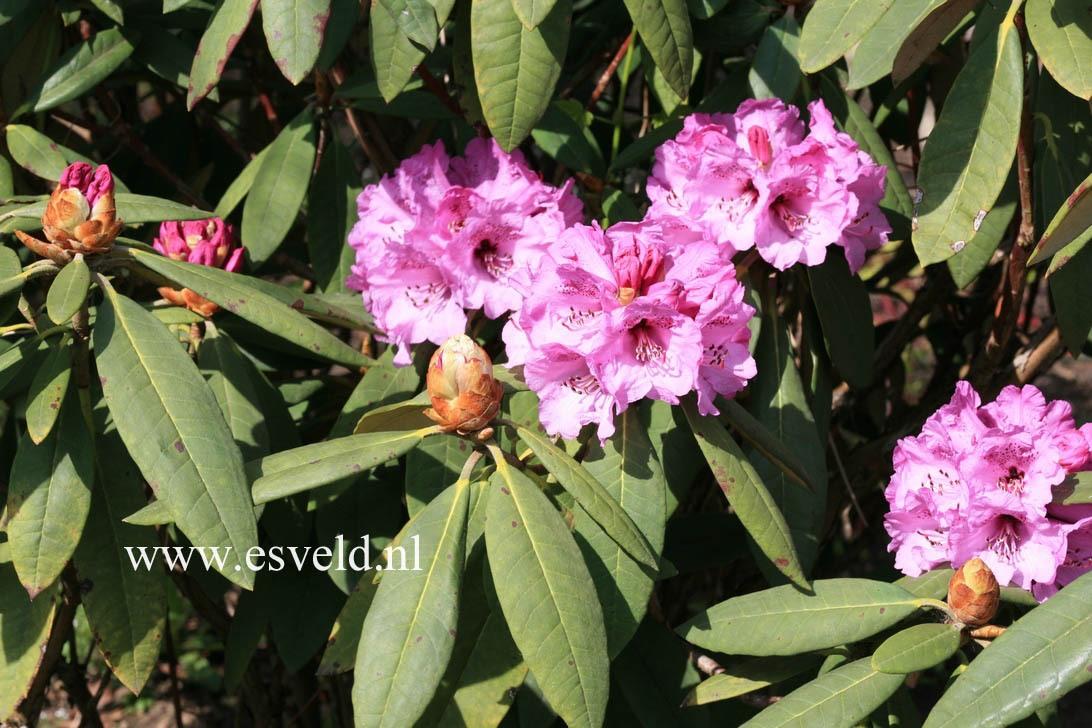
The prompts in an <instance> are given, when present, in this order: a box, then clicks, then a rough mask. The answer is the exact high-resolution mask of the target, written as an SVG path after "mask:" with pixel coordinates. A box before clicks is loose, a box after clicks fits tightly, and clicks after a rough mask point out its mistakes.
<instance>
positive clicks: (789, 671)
mask: <svg viewBox="0 0 1092 728" xmlns="http://www.w3.org/2000/svg"><path fill="white" fill-rule="evenodd" d="M817 664H818V659H817V658H812V659H810V660H809V659H807V658H806V657H805V658H800V657H797V656H796V655H793V656H792V657H761V658H756V659H752V660H747V661H745V662H741V663H738V664H735V665H728V666H726V667H724V668H723V669H724V672H722V673H718V674H716V675H713V676H712V677H710V678H708V679H707V680H702V681H701V682H700V683H698V684H697V686H696V687H695V688H694V689H693V690H691V691H690V694H689V695H687V696H686V700H685V701H683V705H686V706H690V705H705V704H707V703H715V702H718V701H721V700H729V699H730V698H735V697H739V696H740V695H746V694H747V693H750V692H754V691H755V690H760V689H762V688H764V687H767V686H769V685H775V684H777V683H779V682H781V681H782V680H788V679H789V678H790V677H793V676H794V675H799V674H800V673H802V672H804V671H805V670H809V669H814V668H815V666H816V665H817Z"/></svg>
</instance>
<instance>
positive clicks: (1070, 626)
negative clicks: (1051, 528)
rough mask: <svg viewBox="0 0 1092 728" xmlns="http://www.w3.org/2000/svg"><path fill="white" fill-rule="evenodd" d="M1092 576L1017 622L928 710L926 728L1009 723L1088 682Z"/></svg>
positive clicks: (971, 727)
mask: <svg viewBox="0 0 1092 728" xmlns="http://www.w3.org/2000/svg"><path fill="white" fill-rule="evenodd" d="M1090 601H1092V575H1089V574H1084V575H1083V576H1081V577H1080V578H1079V579H1077V580H1076V581H1074V582H1073V583H1072V584H1069V585H1068V586H1066V587H1065V588H1063V589H1062V590H1061V591H1060V592H1058V593H1057V594H1055V595H1054V596H1052V597H1051V598H1050V599H1048V600H1047V601H1045V602H1043V603H1042V604H1041V605H1039V606H1038V607H1036V608H1035V609H1032V610H1031V611H1030V612H1028V613H1027V614H1025V615H1024V616H1023V617H1021V618H1020V619H1018V620H1017V621H1016V622H1015V623H1014V624H1013V625H1012V626H1011V627H1009V628H1008V629H1007V630H1005V633H1004V634H1002V635H1001V636H1000V637H998V638H997V639H996V640H994V641H993V644H991V645H990V647H989V649H987V650H984V651H983V652H982V654H980V655H979V656H978V657H976V658H975V659H974V661H973V662H971V664H970V665H969V666H968V667H967V669H966V670H965V671H964V672H963V673H962V674H961V675H960V676H959V677H958V678H956V680H955V682H954V683H953V684H952V685H951V687H949V688H948V690H947V691H945V693H944V695H943V696H941V698H940V700H939V701H937V704H936V705H935V706H934V707H933V711H932V712H931V713H930V714H929V717H928V718H927V719H926V721H925V725H926V728H937V727H938V726H960V728H979V727H981V728H985V726H996V725H1011V724H1013V723H1015V722H1017V721H1018V720H1020V719H1021V718H1025V717H1027V716H1029V715H1031V714H1032V713H1033V712H1035V711H1036V710H1038V709H1039V708H1041V707H1043V706H1046V705H1050V704H1051V703H1053V702H1054V701H1056V700H1057V699H1058V698H1060V697H1061V696H1062V695H1064V694H1065V693H1067V692H1069V691H1070V690H1072V689H1073V688H1075V687H1077V686H1078V685H1082V684H1084V683H1085V682H1087V681H1088V680H1089V679H1092V660H1090V659H1089V655H1090V654H1092V651H1090V646H1092V612H1090V611H1089V609H1088V604H1089V602H1090Z"/></svg>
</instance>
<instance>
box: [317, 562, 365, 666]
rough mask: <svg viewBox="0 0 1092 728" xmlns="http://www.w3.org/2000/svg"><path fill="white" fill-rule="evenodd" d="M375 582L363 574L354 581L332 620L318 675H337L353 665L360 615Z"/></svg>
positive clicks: (360, 624)
mask: <svg viewBox="0 0 1092 728" xmlns="http://www.w3.org/2000/svg"><path fill="white" fill-rule="evenodd" d="M378 590H379V584H378V583H377V582H375V581H374V580H372V579H371V578H370V575H366V576H365V577H363V578H361V579H360V580H359V581H357V583H356V586H355V587H353V591H352V593H350V594H349V598H348V599H347V600H346V601H345V606H343V607H342V608H341V612H340V613H339V614H338V615H337V619H336V620H334V627H333V629H332V630H331V631H330V637H329V639H327V640H326V650H325V651H323V653H322V661H321V662H320V663H319V666H318V674H319V675H337V674H339V673H342V672H348V671H349V670H352V669H353V667H354V666H355V665H356V653H357V649H358V646H359V645H360V630H361V628H362V627H363V626H364V618H365V617H366V616H367V615H368V610H370V609H371V606H372V601H373V600H374V599H375V594H376V592H377V591H378Z"/></svg>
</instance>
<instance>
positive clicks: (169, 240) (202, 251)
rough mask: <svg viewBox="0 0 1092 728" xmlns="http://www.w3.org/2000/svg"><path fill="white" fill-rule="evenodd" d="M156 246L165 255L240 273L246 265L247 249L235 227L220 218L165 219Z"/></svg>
mask: <svg viewBox="0 0 1092 728" xmlns="http://www.w3.org/2000/svg"><path fill="white" fill-rule="evenodd" d="M152 245H153V246H154V247H155V249H156V250H158V251H159V252H160V253H162V254H163V255H165V256H167V257H168V258H173V259H175V260H181V261H183V262H187V263H196V264H198V265H210V266H212V267H213V268H223V269H224V270H226V271H228V272H230V273H236V272H238V271H239V270H240V269H241V268H242V267H243V249H242V248H241V247H237V237H236V235H235V227H234V226H233V225H229V224H228V223H226V222H224V221H223V220H222V219H220V218H218V217H213V218H209V219H208V220H186V221H184V222H164V223H161V224H160V226H159V237H157V238H156V239H155V240H154V241H152Z"/></svg>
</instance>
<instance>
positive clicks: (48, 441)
mask: <svg viewBox="0 0 1092 728" xmlns="http://www.w3.org/2000/svg"><path fill="white" fill-rule="evenodd" d="M74 397H75V394H74V393H73V394H71V395H69V402H68V403H67V404H68V406H67V407H65V408H62V410H61V420H60V422H59V423H58V425H57V427H55V428H54V429H53V431H52V432H51V433H50V434H49V436H47V437H46V438H45V439H44V440H43V441H42V444H41V445H35V444H34V443H33V442H32V441H31V439H30V437H29V436H28V437H25V438H23V439H22V441H21V442H20V444H19V449H18V451H17V452H16V454H15V462H13V463H12V466H11V483H10V484H9V490H8V503H7V512H8V517H7V518H8V521H7V532H8V541H9V543H10V544H11V558H12V561H13V562H14V563H15V571H16V572H17V573H18V574H19V580H20V581H21V582H22V583H23V586H25V587H26V589H27V592H28V593H29V594H30V598H31V599H34V598H35V597H36V596H37V595H38V594H39V593H41V592H42V590H44V589H45V588H46V587H48V586H49V585H50V584H52V583H53V582H54V581H55V580H56V579H57V577H58V576H60V573H61V570H62V569H64V565H65V563H67V562H68V559H69V558H70V557H71V556H72V552H73V551H75V550H76V545H77V544H78V543H79V542H80V534H81V533H82V532H83V528H84V522H85V521H86V520H87V511H88V509H89V508H90V506H91V484H92V482H93V481H94V477H95V461H94V452H93V451H92V449H91V448H89V447H88V446H87V440H88V437H87V428H86V427H85V425H84V423H83V418H82V417H81V413H80V408H79V404H78V403H77V402H76V401H74Z"/></svg>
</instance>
